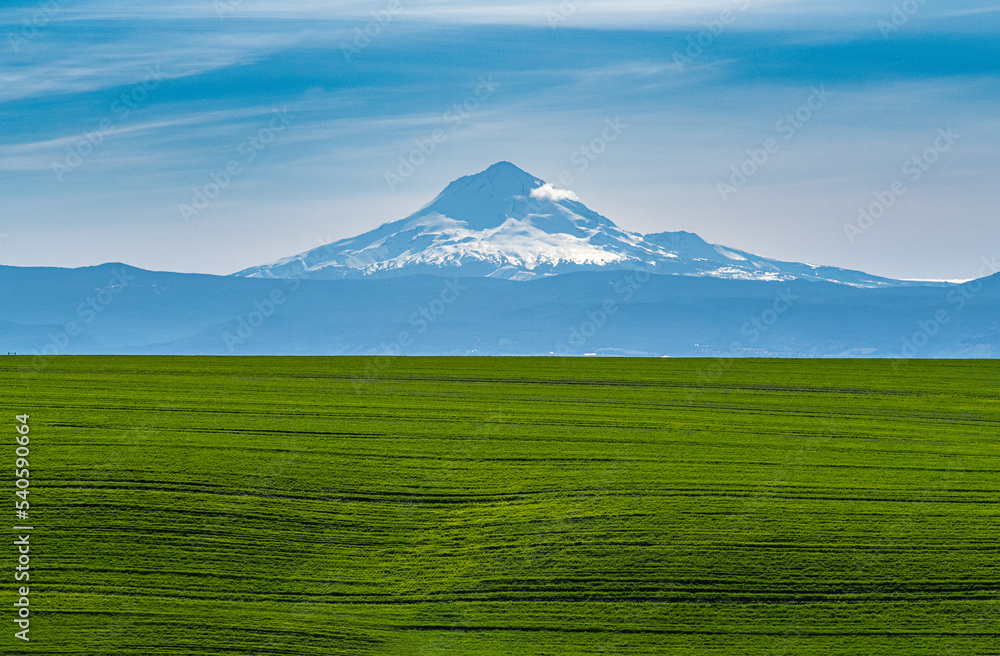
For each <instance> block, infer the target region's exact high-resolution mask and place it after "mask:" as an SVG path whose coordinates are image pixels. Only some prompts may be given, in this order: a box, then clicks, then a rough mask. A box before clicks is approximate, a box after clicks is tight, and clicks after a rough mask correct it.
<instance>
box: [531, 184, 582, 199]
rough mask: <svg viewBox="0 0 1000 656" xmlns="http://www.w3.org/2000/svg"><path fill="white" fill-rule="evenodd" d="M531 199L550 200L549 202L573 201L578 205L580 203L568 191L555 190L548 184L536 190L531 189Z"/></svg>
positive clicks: (574, 195)
mask: <svg viewBox="0 0 1000 656" xmlns="http://www.w3.org/2000/svg"><path fill="white" fill-rule="evenodd" d="M531 197H532V198H538V199H540V200H551V201H560V200H575V201H576V202H578V203H579V202H580V199H579V198H577V197H576V194H574V193H573V192H572V191H570V190H568V189H556V188H555V187H553V186H552V185H551V184H550V183H548V182H546V183H545V184H543V185H542V186H541V187H539V188H538V189H532V190H531Z"/></svg>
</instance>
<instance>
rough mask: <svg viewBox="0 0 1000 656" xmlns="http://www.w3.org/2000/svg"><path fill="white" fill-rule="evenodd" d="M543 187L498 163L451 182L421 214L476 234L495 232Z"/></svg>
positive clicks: (526, 175)
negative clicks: (456, 223)
mask: <svg viewBox="0 0 1000 656" xmlns="http://www.w3.org/2000/svg"><path fill="white" fill-rule="evenodd" d="M544 184H545V181H544V180H542V179H540V178H536V177H535V176H533V175H531V174H530V173H527V172H525V171H522V170H521V169H519V168H518V167H516V166H514V165H513V164H511V163H510V162H497V163H496V164H494V165H493V166H491V167H489V168H488V169H486V170H485V171H482V172H481V173H476V174H475V175H467V176H465V177H462V178H459V179H458V180H455V181H454V182H452V183H451V184H450V185H448V186H447V187H445V190H444V191H442V192H441V193H440V194H439V195H438V197H437V198H435V199H434V200H432V201H431V202H430V203H428V204H427V205H426V206H424V208H423V209H422V210H421V211H420V214H430V213H434V212H436V213H439V214H442V215H444V216H447V217H450V218H452V219H455V220H458V221H464V222H465V223H466V224H467V225H468V226H469V227H470V228H472V229H476V230H483V229H486V228H495V227H497V226H499V225H502V224H503V223H504V221H506V220H507V218H508V217H510V216H515V215H518V214H520V213H521V211H522V210H523V208H522V207H521V206H523V205H524V204H525V203H526V199H527V198H528V197H529V196H530V195H531V192H532V191H533V190H535V189H537V188H539V187H541V186H543V185H544Z"/></svg>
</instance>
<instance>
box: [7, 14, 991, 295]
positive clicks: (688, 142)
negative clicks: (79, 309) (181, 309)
mask: <svg viewBox="0 0 1000 656" xmlns="http://www.w3.org/2000/svg"><path fill="white" fill-rule="evenodd" d="M998 37H1000V3H998V2H984V1H969V0H951V1H948V2H944V0H936V1H935V0H906V2H902V1H899V2H896V1H888V0H868V1H866V2H860V1H856V0H844V1H841V2H832V1H831V2H827V1H826V0H814V1H801V0H720V1H709V2H693V1H676V2H670V1H667V0H657V1H655V2H654V1H641V2H628V1H624V2H601V1H598V0H553V1H551V2H489V3H485V2H477V1H473V2H465V1H463V2H447V1H438V2H417V1H416V0H380V1H376V2H368V1H357V2H319V1H315V2H308V1H302V0H298V1H296V0H288V1H283V2H277V1H268V0H260V1H255V0H198V1H193V0H189V1H170V0H166V1H163V2H158V3H156V4H155V6H149V5H148V3H141V2H138V1H136V2H128V1H125V2H123V1H115V2H102V1H91V2H87V1H86V0H45V1H43V2H20V1H14V2H6V3H4V5H3V7H2V8H0V264H4V265H16V266H60V267H78V266H90V265H95V264H100V263H103V262H125V263H128V264H132V265H134V266H139V267H143V268H147V269H153V270H169V271H183V272H201V273H213V274H229V273H232V272H234V271H238V270H241V269H244V268H247V267H251V266H254V265H259V264H263V263H265V262H270V261H273V260H275V259H278V258H281V257H285V256H288V255H292V254H294V253H298V252H301V251H304V250H307V249H310V248H313V247H315V246H318V245H321V244H324V243H328V242H331V241H334V240H337V239H341V238H345V237H350V236H353V235H356V234H359V233H362V232H365V231H367V230H370V229H372V228H374V227H376V226H378V225H380V224H382V223H385V222H388V221H392V220H396V219H399V218H402V217H404V216H407V215H409V214H411V213H412V212H414V211H416V210H417V209H418V208H419V207H421V206H423V205H424V204H426V203H427V202H428V201H430V200H431V199H432V198H433V197H434V196H435V195H437V194H438V193H439V192H440V191H441V190H442V189H443V188H444V187H445V186H446V185H447V184H448V183H449V182H451V181H452V180H454V179H456V178H458V177H461V176H463V175H469V174H472V173H477V172H479V171H482V170H484V169H486V168H487V167H489V166H490V165H491V164H493V163H495V162H497V161H503V160H505V161H510V162H513V163H514V164H516V165H518V166H519V167H521V168H522V169H524V170H526V171H528V172H529V173H531V174H532V175H535V176H537V177H539V178H542V179H545V180H549V181H552V182H556V181H559V180H562V181H565V183H564V184H562V185H561V186H564V187H566V188H567V189H568V190H570V191H572V192H574V193H575V194H576V195H577V196H578V197H579V198H580V200H582V201H583V202H584V203H585V204H587V205H588V206H589V207H590V208H592V209H593V210H595V211H597V212H600V213H601V214H603V215H605V216H607V217H608V218H610V219H611V220H613V221H614V222H615V223H617V224H618V225H619V226H620V227H622V228H625V229H628V230H633V231H636V232H640V233H652V232H664V231H675V230H686V231H690V232H695V233H697V234H699V235H700V236H702V237H703V238H705V239H706V240H708V241H710V242H713V243H719V244H724V245H727V246H731V247H735V248H739V249H742V250H746V251H751V252H755V253H759V254H761V255H765V256H768V257H774V258H778V259H782V260H790V261H800V262H808V263H811V264H825V265H834V266H841V267H845V268H852V269H860V270H863V271H866V272H869V273H873V274H877V275H883V276H888V277H894V278H907V279H969V278H973V277H977V275H979V273H980V272H981V271H982V270H983V269H984V264H985V262H993V261H995V260H996V258H997V256H998V255H1000V252H998V251H1000V220H998V219H1000V184H998V183H997V181H998V179H1000V111H998V108H1000V38H998ZM609 124H612V125H616V126H619V128H618V129H616V130H608V129H607V127H608V125H609ZM435 137H436V138H435ZM407 160H409V161H410V162H416V163H417V165H415V166H414V165H412V164H410V163H409V162H407ZM209 196H211V198H209Z"/></svg>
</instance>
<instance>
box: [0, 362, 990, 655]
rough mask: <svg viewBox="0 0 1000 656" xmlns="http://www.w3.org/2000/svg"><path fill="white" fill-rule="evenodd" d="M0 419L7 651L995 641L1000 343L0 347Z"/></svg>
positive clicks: (941, 648) (930, 646) (540, 649)
mask: <svg viewBox="0 0 1000 656" xmlns="http://www.w3.org/2000/svg"><path fill="white" fill-rule="evenodd" d="M0 408H2V409H3V414H2V416H0V427H3V426H6V428H4V429H3V430H4V433H5V434H6V435H8V437H7V438H4V439H5V442H4V443H5V444H8V447H7V448H6V449H5V450H4V451H3V453H5V454H6V455H4V456H0V459H2V458H6V459H7V461H8V463H7V464H5V465H4V466H5V467H7V470H8V471H9V472H11V473H12V470H13V467H14V460H15V454H14V448H15V446H16V444H15V441H14V437H15V435H16V432H15V426H16V424H17V422H16V420H15V415H16V414H21V413H28V414H30V420H29V425H30V427H31V433H30V436H31V443H30V448H31V455H30V458H29V459H30V466H31V488H30V489H31V492H30V497H29V498H30V501H31V509H30V513H31V517H30V518H31V522H32V524H33V525H34V527H35V531H34V532H33V534H32V538H31V540H32V547H31V554H32V561H31V566H32V569H31V585H32V586H33V589H32V592H31V608H32V615H31V617H32V624H31V634H30V635H31V637H32V641H31V643H30V644H29V645H26V644H24V643H23V642H21V641H19V640H14V639H13V632H14V631H15V630H16V627H15V625H14V623H13V621H12V620H13V619H14V612H13V607H12V606H11V603H10V602H11V601H12V600H13V599H15V598H16V595H15V589H16V586H15V584H14V582H13V571H12V570H13V564H14V561H15V559H16V552H15V548H14V547H12V546H11V545H10V542H8V546H7V547H5V548H3V550H2V551H3V553H2V554H0V557H2V558H3V560H4V562H5V563H7V566H6V567H5V571H7V572H8V573H7V574H5V576H4V578H5V581H6V583H5V584H4V585H3V586H2V587H0V591H2V596H0V598H2V599H3V600H5V601H4V604H3V608H4V609H5V610H4V613H5V615H4V616H3V617H0V619H2V624H0V625H2V626H4V627H6V634H5V635H3V636H0V653H24V654H60V655H65V654H87V655H91V654H105V655H109V654H137V655H140V654H142V655H146V654H150V655H151V654H178V655H180V654H225V655H227V656H232V655H241V654H373V655H374V654H378V655H385V654H400V655H431V654H475V655H480V654H481V655H494V654H497V655H499V654H504V655H506V654H510V655H520V654H526V655H528V654H530V655H533V654H552V655H560V656H561V655H566V654H852V655H853V654H935V655H939V654H1000V367H998V365H997V363H995V362H991V361H950V362H927V361H899V362H895V363H893V362H886V361H845V360H837V361H831V360H819V361H815V360H813V361H803V360H719V361H715V360H634V359H460V358H459V359H433V358H420V359H407V358H398V359H350V358H229V359H225V358H132V357H129V358H103V357H102V358H82V357H81V358H77V357H68V358H55V359H50V360H46V361H37V360H33V359H31V358H20V357H5V358H2V359H0ZM4 480H5V481H7V483H6V484H5V487H6V488H7V489H8V491H7V492H3V494H6V495H7V496H8V501H6V502H4V504H2V506H3V507H8V508H9V509H10V510H8V511H5V512H7V513H9V515H7V516H5V517H3V518H2V521H3V523H4V524H6V525H7V526H8V529H7V530H8V531H9V530H10V527H11V526H13V525H14V524H16V523H18V522H17V521H15V519H14V501H15V500H16V498H15V497H14V485H13V481H12V479H11V478H10V476H8V477H5V479H4Z"/></svg>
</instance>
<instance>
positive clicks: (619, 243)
mask: <svg viewBox="0 0 1000 656" xmlns="http://www.w3.org/2000/svg"><path fill="white" fill-rule="evenodd" d="M615 269H629V270H645V271H649V272H650V273H661V274H674V275H685V276H711V277H717V278H730V279H746V280H772V281H774V280H796V279H804V280H826V281H832V282H838V283H843V284H848V285H853V286H859V287H885V286H895V285H904V284H906V283H903V282H900V281H895V280H889V279H886V278H879V277H877V276H871V275H868V274H866V273H862V272H860V271H850V270H846V269H838V268H834V267H817V266H812V265H807V264H799V263H792V262H781V261H778V260H772V259H769V258H765V257H761V256H759V255H753V254H751V253H747V252H744V251H740V250H737V249H734V248H726V247H723V246H716V245H713V244H709V243H707V242H705V241H704V240H702V239H701V238H700V237H698V236H697V235H695V234H692V233H689V232H664V233H657V234H651V235H645V236H643V235H640V234H638V233H634V232H629V231H627V230H622V229H621V228H619V227H618V226H616V225H615V224H614V223H613V222H612V221H611V220H610V219H608V218H606V217H604V216H601V215H600V214H598V213H597V212H594V211H593V210H591V209H589V208H588V207H587V206H586V205H584V204H583V203H581V202H580V201H579V199H577V197H576V195H575V194H573V193H572V192H570V191H565V190H560V189H556V188H554V187H553V186H552V185H550V184H548V183H546V182H545V181H544V180H541V179H539V178H536V177H535V176H533V175H530V174H528V173H526V172H524V171H522V170H521V169H519V168H518V167H516V166H514V165H513V164H511V163H509V162H500V163H498V164H494V165H493V166H491V167H490V168H488V169H486V170H485V171H483V172H482V173H479V174H476V175H471V176H466V177H464V178H460V179H458V180H456V181H454V182H452V183H451V184H450V185H448V187H447V188H445V190H444V191H443V192H441V194H440V195H438V197H437V198H435V199H434V200H432V201H431V202H430V203H429V204H427V205H425V206H424V207H423V208H421V209H420V210H418V211H417V212H416V213H414V214H411V215H410V216H408V217H406V218H405V219H401V220H399V221H394V222H392V223H386V224H384V225H382V226H380V227H378V228H376V229H375V230H372V231H370V232H366V233H364V234H362V235H359V236H357V237H353V238H350V239H343V240H341V241H338V242H334V243H332V244H328V245H326V246H321V247H319V248H316V249H313V250H310V251H307V252H305V253H300V254H299V255H295V256H292V257H288V258H285V259H282V260H278V261H277V262H273V263H271V264H265V265H263V266H258V267H253V268H250V269H246V270H244V271H240V272H238V273H235V274H233V275H235V276H242V277H252V278H290V277H293V276H303V277H308V278H312V279H338V278H372V277H374V278H388V277H399V276H407V275H413V274H420V273H425V274H436V275H459V276H463V277H492V278H504V279H509V280H531V279H534V278H538V277H542V276H552V275H557V274H562V273H570V272H574V271H592V270H615Z"/></svg>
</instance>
